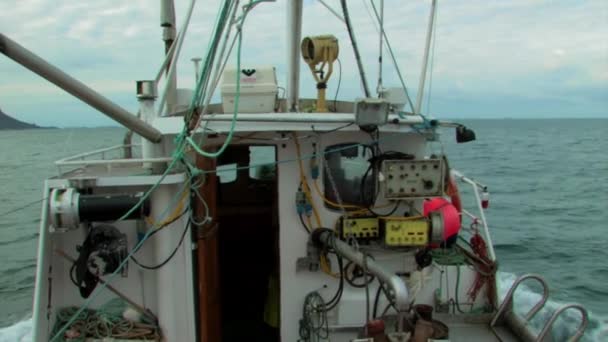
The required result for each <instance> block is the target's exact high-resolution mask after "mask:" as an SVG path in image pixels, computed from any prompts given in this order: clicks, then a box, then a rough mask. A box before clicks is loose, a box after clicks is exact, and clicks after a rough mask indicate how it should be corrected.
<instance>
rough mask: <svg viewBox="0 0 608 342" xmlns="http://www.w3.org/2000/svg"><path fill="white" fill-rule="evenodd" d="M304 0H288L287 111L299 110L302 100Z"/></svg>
mask: <svg viewBox="0 0 608 342" xmlns="http://www.w3.org/2000/svg"><path fill="white" fill-rule="evenodd" d="M302 3H303V1H302V0H290V1H287V86H286V87H287V111H288V112H297V111H298V107H299V101H300V96H299V93H300V40H301V39H302Z"/></svg>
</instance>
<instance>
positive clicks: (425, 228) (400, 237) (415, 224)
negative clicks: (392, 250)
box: [384, 219, 429, 247]
mask: <svg viewBox="0 0 608 342" xmlns="http://www.w3.org/2000/svg"><path fill="white" fill-rule="evenodd" d="M384 243H385V244H386V245H388V246H395V247H397V246H425V245H427V244H428V243H429V224H428V222H427V221H426V220H425V219H417V220H399V219H396V220H390V219H387V220H386V221H385V232H384Z"/></svg>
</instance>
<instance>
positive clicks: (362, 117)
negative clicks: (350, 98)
mask: <svg viewBox="0 0 608 342" xmlns="http://www.w3.org/2000/svg"><path fill="white" fill-rule="evenodd" d="M388 110H389V103H388V102H387V101H386V100H384V99H376V98H364V99H357V101H355V122H356V123H357V125H359V126H382V125H384V124H385V123H386V122H387V121H388Z"/></svg>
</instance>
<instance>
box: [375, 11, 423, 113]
mask: <svg viewBox="0 0 608 342" xmlns="http://www.w3.org/2000/svg"><path fill="white" fill-rule="evenodd" d="M363 3H364V4H365V0H363ZM370 3H371V4H372V9H373V10H374V14H375V16H376V20H378V21H380V16H379V15H378V10H377V9H376V5H375V4H374V2H373V0H370ZM365 8H366V9H367V6H365ZM374 27H375V26H374ZM382 35H383V36H384V40H386V47H387V48H388V52H389V55H390V56H391V60H392V61H393V66H394V67H395V72H396V73H397V77H398V78H399V82H400V83H401V87H402V88H403V92H404V93H405V98H406V99H407V103H408V104H409V105H410V108H411V109H412V112H414V104H413V103H412V99H411V98H410V94H409V92H408V90H407V87H406V86H405V81H404V80H403V75H402V74H401V69H400V68H399V64H398V63H397V58H396V57H395V54H394V53H393V48H392V46H391V42H390V40H389V39H388V36H387V35H386V31H384V30H382Z"/></svg>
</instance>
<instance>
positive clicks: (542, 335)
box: [536, 303, 589, 342]
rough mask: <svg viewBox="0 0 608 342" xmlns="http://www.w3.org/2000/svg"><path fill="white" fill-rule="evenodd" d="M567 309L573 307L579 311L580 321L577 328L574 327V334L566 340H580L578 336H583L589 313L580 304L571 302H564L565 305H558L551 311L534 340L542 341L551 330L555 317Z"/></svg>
mask: <svg viewBox="0 0 608 342" xmlns="http://www.w3.org/2000/svg"><path fill="white" fill-rule="evenodd" d="M569 309H575V310H578V311H579V312H580V313H581V323H580V324H579V326H578V329H576V332H575V333H574V335H572V336H571V337H570V338H569V339H568V341H569V342H570V341H578V340H580V338H581V337H583V334H584V333H585V329H587V325H589V315H588V314H587V310H586V309H585V308H584V307H583V306H582V305H580V304H576V303H572V304H566V305H564V306H562V307H560V308H559V309H557V310H556V311H555V312H554V313H553V315H552V316H551V318H550V319H549V321H548V322H547V323H546V324H545V326H544V327H543V330H542V331H541V332H540V334H538V337H537V338H536V341H544V340H545V336H547V334H548V333H549V331H551V328H552V327H553V323H554V322H555V320H556V319H557V317H558V316H559V315H561V314H562V312H564V311H566V310H569Z"/></svg>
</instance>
